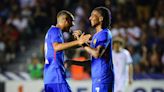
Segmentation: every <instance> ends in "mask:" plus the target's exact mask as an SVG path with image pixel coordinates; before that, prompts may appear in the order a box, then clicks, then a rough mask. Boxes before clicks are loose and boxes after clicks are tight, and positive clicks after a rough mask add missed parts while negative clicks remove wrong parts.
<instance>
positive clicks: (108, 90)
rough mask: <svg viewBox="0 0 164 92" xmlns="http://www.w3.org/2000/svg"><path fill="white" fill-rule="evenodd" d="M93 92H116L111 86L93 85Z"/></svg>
mask: <svg viewBox="0 0 164 92" xmlns="http://www.w3.org/2000/svg"><path fill="white" fill-rule="evenodd" d="M92 92H114V91H113V85H111V84H98V83H97V84H92Z"/></svg>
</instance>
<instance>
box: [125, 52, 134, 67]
mask: <svg viewBox="0 0 164 92" xmlns="http://www.w3.org/2000/svg"><path fill="white" fill-rule="evenodd" d="M125 54H126V63H127V64H131V63H133V60H132V57H131V55H130V53H129V51H127V50H125Z"/></svg>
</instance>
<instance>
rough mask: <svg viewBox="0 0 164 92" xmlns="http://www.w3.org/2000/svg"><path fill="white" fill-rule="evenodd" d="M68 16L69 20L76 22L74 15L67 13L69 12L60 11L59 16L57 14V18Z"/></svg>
mask: <svg viewBox="0 0 164 92" xmlns="http://www.w3.org/2000/svg"><path fill="white" fill-rule="evenodd" d="M63 15H64V16H66V18H68V19H70V20H72V21H73V20H74V16H73V14H72V13H70V12H69V11H67V10H62V11H60V12H59V13H58V14H57V18H58V17H59V16H63Z"/></svg>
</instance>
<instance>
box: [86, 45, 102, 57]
mask: <svg viewBox="0 0 164 92" xmlns="http://www.w3.org/2000/svg"><path fill="white" fill-rule="evenodd" d="M84 49H85V50H86V51H87V52H88V53H89V54H91V55H92V56H93V57H94V58H99V57H101V56H102V55H103V53H104V52H105V47H103V46H101V45H99V46H97V48H91V47H89V46H85V47H84Z"/></svg>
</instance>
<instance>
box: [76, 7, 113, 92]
mask: <svg viewBox="0 0 164 92" xmlns="http://www.w3.org/2000/svg"><path fill="white" fill-rule="evenodd" d="M89 20H90V22H91V26H92V27H94V28H95V30H96V33H95V34H94V36H93V38H92V41H91V45H90V46H87V45H83V46H84V49H85V50H86V51H87V52H88V53H89V54H90V55H91V56H92V60H91V75H92V92H113V86H114V73H113V62H112V35H111V32H110V30H109V26H110V23H111V13H110V11H109V10H108V9H107V8H105V7H97V8H95V9H94V10H93V11H92V13H91V16H90V18H89ZM78 33H80V32H74V35H75V36H76V37H77V38H78V35H79V34H78ZM75 63H76V64H78V62H74V64H75ZM80 63H85V62H79V65H80ZM87 64H88V63H87Z"/></svg>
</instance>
